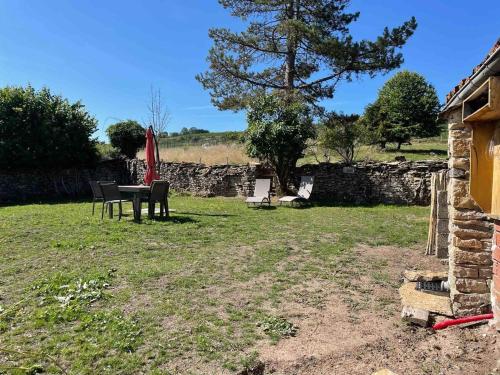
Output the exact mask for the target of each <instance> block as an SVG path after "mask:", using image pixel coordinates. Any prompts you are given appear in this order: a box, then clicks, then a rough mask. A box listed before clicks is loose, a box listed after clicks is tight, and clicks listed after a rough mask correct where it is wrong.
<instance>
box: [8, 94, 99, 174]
mask: <svg viewBox="0 0 500 375" xmlns="http://www.w3.org/2000/svg"><path fill="white" fill-rule="evenodd" d="M96 127H97V121H96V120H95V119H94V118H93V117H92V116H91V115H89V114H88V112H87V111H86V110H85V107H84V106H83V104H81V103H80V102H75V103H70V102H69V101H68V100H67V99H64V98H63V97H61V96H59V95H54V94H52V93H51V92H50V90H49V89H48V88H43V89H41V90H39V91H37V90H35V89H34V88H33V87H31V86H27V87H14V86H11V87H4V88H2V89H0V167H1V168H2V169H13V170H16V169H31V168H39V169H45V168H51V169H52V168H69V167H80V166H87V165H89V164H92V163H94V162H95V161H96V160H97V158H98V156H97V149H96V143H97V142H96V140H95V139H94V138H92V135H93V134H94V132H95V130H96Z"/></svg>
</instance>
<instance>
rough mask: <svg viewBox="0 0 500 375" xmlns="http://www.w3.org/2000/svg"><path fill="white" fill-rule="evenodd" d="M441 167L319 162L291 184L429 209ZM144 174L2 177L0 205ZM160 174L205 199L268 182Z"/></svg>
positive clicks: (194, 171) (255, 172) (173, 168)
mask: <svg viewBox="0 0 500 375" xmlns="http://www.w3.org/2000/svg"><path fill="white" fill-rule="evenodd" d="M445 168H446V162H439V161H435V162H433V161H430V162H429V161H427V162H423V161H422V162H394V163H361V164H358V165H355V166H353V167H345V166H343V165H342V164H331V163H322V164H315V165H305V166H302V167H300V168H297V169H296V171H295V173H294V176H295V177H294V181H293V183H294V185H295V187H298V185H299V182H300V176H302V175H312V176H314V177H315V182H314V189H313V193H312V195H311V199H312V200H324V201H329V202H332V203H346V204H377V203H387V204H410V205H411V204H418V205H428V204H429V202H430V178H431V174H432V172H436V171H439V170H443V169H445ZM145 171H146V168H145V163H144V161H142V160H128V161H121V160H117V161H110V162H106V163H101V164H100V165H99V166H98V167H97V168H96V169H88V170H65V171H58V172H42V171H34V172H30V173H28V172H25V173H10V174H9V173H1V172H0V203H6V202H22V201H29V200H42V199H60V198H61V197H71V198H76V197H82V196H85V195H87V196H89V195H90V189H89V185H88V181H89V180H92V179H95V180H115V181H117V182H119V183H123V184H140V183H142V182H143V179H144V174H145ZM160 174H161V178H162V179H166V180H168V181H169V182H170V184H171V187H172V188H173V189H174V190H176V191H179V192H186V193H190V194H193V195H197V196H203V197H212V196H227V197H236V196H241V197H245V196H248V195H252V194H253V187H254V183H255V179H256V178H262V177H268V178H269V177H272V173H271V171H270V170H269V169H266V168H263V167H262V166H255V165H215V166H206V165H204V164H196V163H162V164H161V173H160Z"/></svg>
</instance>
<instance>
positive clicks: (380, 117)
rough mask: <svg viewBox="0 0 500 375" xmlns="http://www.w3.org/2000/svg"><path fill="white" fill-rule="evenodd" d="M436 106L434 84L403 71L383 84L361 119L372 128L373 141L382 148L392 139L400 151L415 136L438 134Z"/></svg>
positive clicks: (436, 97) (423, 136)
mask: <svg viewBox="0 0 500 375" xmlns="http://www.w3.org/2000/svg"><path fill="white" fill-rule="evenodd" d="M439 108H440V104H439V99H438V96H437V93H436V89H435V88H434V86H432V85H431V84H430V83H428V82H427V80H426V79H425V78H424V77H423V76H422V75H420V74H418V73H414V72H409V71H403V72H399V73H397V74H396V75H395V76H394V77H392V78H391V79H389V80H388V81H387V82H386V83H385V84H384V86H383V87H382V89H380V91H379V95H378V98H377V100H376V101H375V102H374V103H373V104H370V105H368V106H367V108H366V109H365V113H364V115H363V118H362V120H361V122H362V123H363V124H365V126H366V127H367V128H368V129H369V130H370V131H371V134H372V137H373V141H374V142H373V143H377V144H379V145H380V146H381V147H382V148H385V145H386V143H387V142H394V143H396V144H397V148H398V150H399V149H400V148H401V145H402V144H403V143H406V142H409V141H410V140H411V139H412V138H414V137H418V138H425V137H433V136H436V135H438V134H439V133H440V131H441V127H440V122H439V120H438V113H439Z"/></svg>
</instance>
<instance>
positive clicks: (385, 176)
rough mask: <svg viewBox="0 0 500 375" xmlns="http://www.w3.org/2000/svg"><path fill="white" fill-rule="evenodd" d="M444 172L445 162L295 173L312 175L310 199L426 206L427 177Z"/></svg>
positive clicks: (328, 166) (307, 168)
mask: <svg viewBox="0 0 500 375" xmlns="http://www.w3.org/2000/svg"><path fill="white" fill-rule="evenodd" d="M445 169H447V164H446V162H445V161H416V162H389V163H375V162H370V163H360V164H357V165H355V166H353V167H345V166H343V165H342V164H338V163H321V164H318V165H304V166H302V167H300V168H297V170H296V172H295V176H296V177H295V185H296V186H298V184H299V182H300V176H301V175H312V176H315V179H314V189H313V194H312V198H313V199H318V200H328V201H331V202H336V203H347V204H377V203H387V204H411V205H413V204H415V205H429V204H430V200H431V189H430V188H431V175H432V173H433V172H438V171H441V170H445Z"/></svg>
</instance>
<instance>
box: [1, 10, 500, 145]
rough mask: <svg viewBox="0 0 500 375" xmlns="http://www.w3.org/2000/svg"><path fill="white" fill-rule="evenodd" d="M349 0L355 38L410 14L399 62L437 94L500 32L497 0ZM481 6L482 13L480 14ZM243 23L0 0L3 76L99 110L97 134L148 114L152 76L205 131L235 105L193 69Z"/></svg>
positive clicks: (359, 107) (361, 93) (343, 88)
mask: <svg viewBox="0 0 500 375" xmlns="http://www.w3.org/2000/svg"><path fill="white" fill-rule="evenodd" d="M476 4H477V7H475V6H474V3H471V2H470V1H465V0H453V1H451V0H405V1H401V0H377V1H361V0H353V1H352V4H351V8H352V10H359V11H360V12H361V17H360V19H359V21H358V22H357V23H355V24H353V26H352V29H351V30H352V34H353V36H354V38H355V39H362V38H374V37H375V36H377V35H378V34H380V33H381V32H382V30H383V28H384V26H389V27H391V26H396V25H399V24H401V23H402V22H403V21H404V20H407V19H408V18H410V17H411V16H415V17H416V18H417V21H418V23H419V27H418V29H417V31H416V33H415V35H414V36H413V37H412V38H411V39H410V41H409V42H408V44H407V45H406V46H405V47H404V49H403V53H404V56H405V64H404V66H403V67H402V68H404V69H409V70H412V71H417V72H419V73H421V74H423V75H424V76H426V77H427V79H428V80H429V81H430V82H431V83H432V84H434V86H435V87H436V89H437V91H438V94H439V96H440V99H441V100H442V101H444V96H445V94H446V93H447V92H448V91H449V90H450V89H451V88H452V87H453V86H454V85H455V84H456V83H458V81H459V80H460V79H462V78H463V77H465V76H467V75H469V74H470V72H471V70H472V68H473V67H474V66H475V65H477V64H478V63H479V62H480V61H481V60H482V59H483V57H484V56H485V54H486V53H487V51H488V50H489V49H490V47H491V46H492V45H493V43H494V42H495V40H496V39H497V38H498V37H500V17H496V16H495V17H493V16H492V15H493V14H499V13H500V2H499V1H498V0H482V1H478V2H477V3H476ZM485 10H487V12H488V14H489V15H490V16H488V15H487V14H485ZM216 26H219V27H230V28H233V29H234V28H236V29H241V27H242V25H241V23H240V21H239V20H236V19H234V18H232V17H231V16H230V15H229V14H228V12H227V11H225V10H224V9H223V8H222V7H221V6H220V5H219V4H218V2H217V1H216V0H183V1H176V0H163V1H161V0H141V1H136V0H134V1H129V0H127V1H125V0H107V1H102V0H101V1H98V0H80V1H77V0H74V1H68V0H44V1H19V0H0V86H5V85H25V84H27V83H31V84H32V85H33V86H34V87H36V88H41V87H42V86H47V87H49V88H50V89H51V90H52V91H53V92H55V93H58V94H62V95H64V96H66V97H68V98H69V99H70V100H72V101H74V100H81V101H82V102H83V103H84V104H85V105H86V107H87V109H88V111H89V112H90V113H92V114H93V115H94V116H95V117H96V118H97V119H98V120H99V131H98V132H97V135H98V136H99V138H100V139H103V140H104V139H105V138H106V137H105V136H104V130H105V129H106V127H107V126H109V125H110V124H112V123H113V122H116V120H118V119H128V118H131V119H136V120H139V121H142V120H144V119H146V117H147V110H146V107H147V101H148V97H149V90H150V87H151V85H154V86H155V87H157V88H160V89H161V90H162V93H163V96H164V97H165V99H166V101H167V103H168V107H169V110H170V112H171V115H172V121H171V123H170V125H169V131H178V130H179V129H180V128H182V127H183V126H187V127H191V126H196V127H198V128H205V129H209V130H211V131H222V130H242V129H244V128H245V127H246V124H245V116H244V114H242V113H239V114H235V113H232V112H220V111H218V110H217V109H215V108H213V107H212V106H211V104H210V98H209V95H208V93H207V92H205V91H204V90H203V88H202V87H201V85H200V84H199V83H198V82H197V81H196V80H195V79H194V76H195V75H196V74H197V73H199V72H202V71H204V70H205V69H206V66H207V64H206V56H207V51H208V49H209V47H210V46H211V41H210V39H209V38H208V36H207V32H208V29H209V28H210V27H216ZM392 74H394V72H392V73H390V74H389V75H388V76H378V77H377V78H375V79H370V78H368V77H365V78H363V79H361V80H359V81H355V82H352V83H344V84H342V85H340V86H339V88H338V90H337V92H336V94H335V97H334V98H333V99H332V100H328V101H327V102H326V103H325V104H326V106H327V107H328V108H330V109H335V110H339V111H344V112H346V113H351V112H355V113H361V112H362V111H363V108H364V107H365V106H366V105H367V104H368V103H370V102H371V101H373V100H374V99H375V98H376V95H377V91H378V89H379V88H380V87H381V86H382V84H383V83H384V82H385V80H387V78H388V77H390V76H391V75H392Z"/></svg>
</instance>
